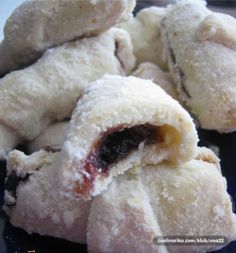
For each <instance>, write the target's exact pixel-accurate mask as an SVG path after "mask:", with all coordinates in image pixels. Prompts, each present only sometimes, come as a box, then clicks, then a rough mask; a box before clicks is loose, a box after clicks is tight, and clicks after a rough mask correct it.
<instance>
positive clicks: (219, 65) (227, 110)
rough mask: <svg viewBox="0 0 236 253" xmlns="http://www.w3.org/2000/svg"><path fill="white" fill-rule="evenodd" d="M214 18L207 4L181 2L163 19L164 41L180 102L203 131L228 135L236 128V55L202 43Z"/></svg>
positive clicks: (209, 42) (212, 43)
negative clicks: (201, 36) (201, 37)
mask: <svg viewBox="0 0 236 253" xmlns="http://www.w3.org/2000/svg"><path fill="white" fill-rule="evenodd" d="M211 14H212V12H211V11H210V10H208V9H207V8H206V6H205V3H204V1H194V0H190V1H179V2H178V3H177V4H176V5H173V6H172V7H170V8H169V11H168V14H167V15H166V17H165V18H164V19H163V22H162V37H163V42H164V45H165V47H166V49H165V50H166V56H167V57H168V63H169V68H170V72H171V74H172V76H173V78H174V79H175V81H176V83H177V91H178V93H179V95H180V98H181V99H182V100H183V101H184V102H185V103H186V105H187V106H188V107H189V108H190V110H191V111H192V113H193V114H195V115H196V116H197V118H198V120H199V122H200V125H201V127H202V128H206V129H216V130H218V131H221V132H228V131H233V130H234V129H235V127H236V114H235V111H236V110H235V108H236V89H235V83H236V75H235V73H236V51H235V50H233V49H232V48H229V47H227V46H225V45H222V44H220V43H215V42H213V41H211V40H204V41H199V39H198V37H197V36H198V35H197V34H198V29H199V27H200V26H201V25H202V22H204V20H205V19H206V17H208V16H209V15H211ZM214 15H218V14H217V13H215V14H214ZM222 25H223V24H222ZM217 29H218V28H217ZM224 29H227V26H224Z"/></svg>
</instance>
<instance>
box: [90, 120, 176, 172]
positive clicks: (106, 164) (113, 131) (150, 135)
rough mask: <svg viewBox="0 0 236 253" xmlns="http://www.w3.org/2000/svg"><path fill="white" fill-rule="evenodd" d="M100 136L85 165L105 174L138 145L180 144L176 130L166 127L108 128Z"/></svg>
mask: <svg viewBox="0 0 236 253" xmlns="http://www.w3.org/2000/svg"><path fill="white" fill-rule="evenodd" d="M100 136H101V137H100V139H99V140H98V141H97V142H96V144H95V145H94V147H93V149H92V151H91V153H90V155H89V156H88V158H87V160H86V164H87V165H88V164H90V165H92V166H93V167H95V168H96V169H97V170H98V172H99V173H106V172H107V171H108V170H109V168H110V166H112V165H113V164H115V163H118V162H119V161H120V160H123V159H125V158H126V157H127V156H128V155H129V154H130V153H131V152H133V151H135V150H138V149H139V147H140V145H143V146H147V145H156V144H157V145H159V146H162V148H163V147H164V146H165V145H168V146H169V145H175V144H178V143H179V142H180V136H179V134H178V132H177V130H176V129H175V128H173V127H171V126H168V125H163V126H155V125H151V124H142V125H136V126H132V127H127V126H124V125H123V126H117V127H114V128H110V129H108V130H107V131H106V132H104V133H102V134H101V135H100ZM90 167H91V166H90Z"/></svg>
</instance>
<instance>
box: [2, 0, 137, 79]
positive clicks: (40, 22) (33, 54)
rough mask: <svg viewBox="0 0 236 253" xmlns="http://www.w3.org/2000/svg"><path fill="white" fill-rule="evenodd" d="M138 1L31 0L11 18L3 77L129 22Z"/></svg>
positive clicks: (5, 37)
mask: <svg viewBox="0 0 236 253" xmlns="http://www.w3.org/2000/svg"><path fill="white" fill-rule="evenodd" d="M134 6H135V0H109V1H107V0H95V1H94V0H86V1H84V0H70V1H67V0H60V1H58V0H50V1H47V0H28V1H25V2H24V3H23V4H22V5H20V6H19V7H18V8H17V9H16V10H15V11H14V12H13V13H12V15H11V16H10V17H9V18H8V20H7V22H6V25H5V27H4V40H3V42H2V43H1V45H0V55H1V58H0V76H1V75H4V74H6V73H8V72H10V71H12V70H16V69H20V68H23V67H25V66H28V65H30V64H32V63H33V62H35V61H36V60H37V59H38V58H39V57H40V56H41V55H42V54H43V53H44V52H45V51H46V50H47V49H48V48H51V47H55V46H58V45H60V44H62V43H64V42H68V41H73V40H76V39H78V38H83V37H88V36H91V35H97V34H100V33H101V32H103V31H105V30H107V29H108V28H110V27H112V26H114V25H115V24H116V23H118V22H120V21H122V20H127V19H129V17H130V16H131V12H132V11H133V9H134Z"/></svg>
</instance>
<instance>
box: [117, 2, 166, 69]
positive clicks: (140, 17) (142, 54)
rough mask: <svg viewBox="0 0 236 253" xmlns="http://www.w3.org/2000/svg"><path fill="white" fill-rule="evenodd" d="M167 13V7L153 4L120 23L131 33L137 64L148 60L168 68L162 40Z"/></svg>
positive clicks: (120, 25)
mask: <svg viewBox="0 0 236 253" xmlns="http://www.w3.org/2000/svg"><path fill="white" fill-rule="evenodd" d="M165 14H166V9H165V8H160V7H154V6H152V7H149V8H145V9H142V10H141V11H140V12H138V14H137V15H136V16H135V17H131V18H130V19H129V20H128V21H127V22H124V23H121V24H119V25H118V26H119V27H121V28H123V29H125V30H127V31H128V32H129V33H130V36H131V39H132V43H133V46H134V54H135V56H136V57H137V64H139V63H142V62H147V61H148V62H152V63H155V64H157V65H159V66H160V67H161V68H162V69H167V64H166V62H165V61H164V58H163V44H162V41H161V20H162V18H163V17H164V16H165Z"/></svg>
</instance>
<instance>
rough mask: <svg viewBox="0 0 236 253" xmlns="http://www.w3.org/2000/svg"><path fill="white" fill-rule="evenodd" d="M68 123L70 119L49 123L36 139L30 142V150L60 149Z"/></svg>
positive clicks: (28, 146)
mask: <svg viewBox="0 0 236 253" xmlns="http://www.w3.org/2000/svg"><path fill="white" fill-rule="evenodd" d="M68 124H69V122H68V121H62V122H56V123H53V124H51V125H49V126H48V127H47V128H46V129H45V130H44V131H43V132H42V133H41V134H40V135H39V136H38V137H37V138H36V139H34V140H33V141H30V142H29V143H28V145H27V148H28V151H29V152H30V153H33V152H36V151H39V150H40V149H44V150H46V151H60V150H61V146H62V145H63V141H64V137H65V133H66V129H67V126H68Z"/></svg>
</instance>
